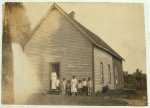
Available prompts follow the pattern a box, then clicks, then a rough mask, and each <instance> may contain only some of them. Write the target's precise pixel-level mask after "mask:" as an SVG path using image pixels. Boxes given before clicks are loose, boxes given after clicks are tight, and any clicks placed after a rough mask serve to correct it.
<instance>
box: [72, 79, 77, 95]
mask: <svg viewBox="0 0 150 108" xmlns="http://www.w3.org/2000/svg"><path fill="white" fill-rule="evenodd" d="M71 92H77V79H72V80H71Z"/></svg>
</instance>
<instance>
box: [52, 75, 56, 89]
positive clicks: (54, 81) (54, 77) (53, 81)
mask: <svg viewBox="0 0 150 108" xmlns="http://www.w3.org/2000/svg"><path fill="white" fill-rule="evenodd" d="M51 81H52V84H51V85H52V86H51V88H52V89H56V81H57V74H56V72H52V73H51Z"/></svg>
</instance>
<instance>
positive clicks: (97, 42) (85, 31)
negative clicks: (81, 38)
mask: <svg viewBox="0 0 150 108" xmlns="http://www.w3.org/2000/svg"><path fill="white" fill-rule="evenodd" d="M54 7H55V8H57V9H58V11H60V12H61V13H62V14H63V15H64V16H65V17H66V18H67V19H68V20H69V21H70V22H71V23H73V25H74V26H75V27H76V28H78V29H79V30H80V31H81V32H82V33H83V34H84V35H86V37H87V38H88V39H89V40H90V41H91V42H92V43H93V44H95V45H96V46H98V47H99V48H101V49H104V50H105V51H107V52H109V53H111V54H112V55H114V56H115V57H117V58H118V59H120V60H124V59H123V58H122V57H121V56H120V55H119V54H118V53H117V52H116V51H114V50H113V49H112V48H111V47H110V46H109V45H108V44H107V43H106V42H104V41H103V40H102V39H101V38H100V37H99V36H97V35H96V34H95V33H93V32H91V31H90V30H89V29H87V28H86V27H84V26H83V25H82V24H80V23H79V22H78V21H77V20H75V19H74V18H72V17H70V15H69V14H68V13H66V12H65V11H64V10H63V9H61V8H60V7H59V6H58V5H57V4H56V3H54V4H53V5H52V6H51V7H50V8H49V9H48V11H47V12H46V14H45V15H44V16H43V17H42V18H41V19H40V21H39V22H38V24H37V25H36V26H35V27H34V29H33V30H32V31H31V33H30V34H29V36H28V37H27V39H26V40H25V41H24V43H23V47H24V45H25V44H26V42H27V41H28V40H29V39H30V38H31V36H32V34H33V33H34V32H35V31H36V30H37V29H38V27H39V26H40V25H41V24H42V22H43V21H44V20H45V19H46V18H47V16H48V15H49V13H50V11H51V10H52V9H53V8H54Z"/></svg>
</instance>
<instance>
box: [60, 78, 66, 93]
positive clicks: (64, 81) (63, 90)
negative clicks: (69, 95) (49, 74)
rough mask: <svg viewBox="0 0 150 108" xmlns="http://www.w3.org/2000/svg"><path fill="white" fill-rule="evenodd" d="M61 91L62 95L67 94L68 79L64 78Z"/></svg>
mask: <svg viewBox="0 0 150 108" xmlns="http://www.w3.org/2000/svg"><path fill="white" fill-rule="evenodd" d="M61 91H62V95H65V94H66V78H63V81H62V87H61Z"/></svg>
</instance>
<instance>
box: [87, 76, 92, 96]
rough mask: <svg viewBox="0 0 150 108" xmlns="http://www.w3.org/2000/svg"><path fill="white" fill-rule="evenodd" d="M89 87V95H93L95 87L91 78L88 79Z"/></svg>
mask: <svg viewBox="0 0 150 108" xmlns="http://www.w3.org/2000/svg"><path fill="white" fill-rule="evenodd" d="M87 87H88V95H91V94H92V88H93V86H92V80H91V78H90V77H89V78H88V83H87Z"/></svg>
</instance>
